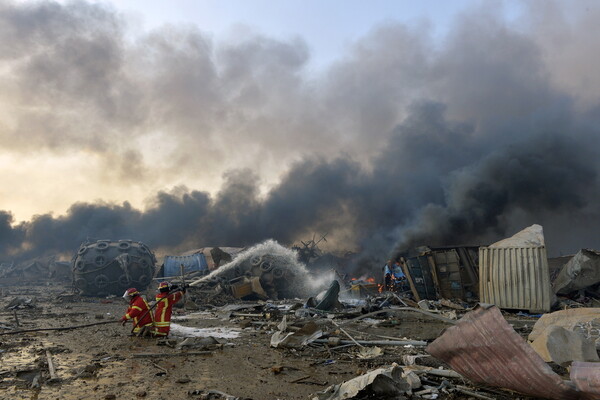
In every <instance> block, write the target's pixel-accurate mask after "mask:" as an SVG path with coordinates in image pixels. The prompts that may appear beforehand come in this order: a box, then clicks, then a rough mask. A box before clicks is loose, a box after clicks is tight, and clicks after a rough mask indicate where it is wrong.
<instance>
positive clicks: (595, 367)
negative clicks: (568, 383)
mask: <svg viewBox="0 0 600 400" xmlns="http://www.w3.org/2000/svg"><path fill="white" fill-rule="evenodd" d="M571 380H572V381H573V383H574V384H575V387H577V389H578V390H579V391H580V392H583V393H585V395H584V397H585V398H586V399H600V363H592V362H583V361H574V362H573V364H572V365H571Z"/></svg>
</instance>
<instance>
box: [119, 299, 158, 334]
mask: <svg viewBox="0 0 600 400" xmlns="http://www.w3.org/2000/svg"><path fill="white" fill-rule="evenodd" d="M148 310H150V307H149V306H148V302H147V301H146V299H145V298H143V297H142V296H140V295H137V296H134V297H133V299H131V301H130V302H129V308H128V309H127V312H126V313H125V318H126V319H127V320H130V319H132V320H133V325H134V326H135V328H133V333H138V332H139V330H140V329H142V327H143V326H147V325H152V322H153V321H152V312H148ZM140 318H141V321H140ZM138 321H139V322H138Z"/></svg>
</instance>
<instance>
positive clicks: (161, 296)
mask: <svg viewBox="0 0 600 400" xmlns="http://www.w3.org/2000/svg"><path fill="white" fill-rule="evenodd" d="M183 293H185V287H183V288H178V287H177V286H171V285H170V284H169V282H161V283H159V284H158V293H157V294H156V310H155V311H154V326H155V328H154V335H155V336H157V337H167V336H169V331H170V330H171V314H172V313H173V305H174V304H175V303H177V302H178V301H179V300H181V298H182V297H183Z"/></svg>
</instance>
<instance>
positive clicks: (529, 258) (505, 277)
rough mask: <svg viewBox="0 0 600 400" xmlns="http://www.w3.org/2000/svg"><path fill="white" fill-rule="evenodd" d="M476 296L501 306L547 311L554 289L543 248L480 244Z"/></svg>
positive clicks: (533, 311)
mask: <svg viewBox="0 0 600 400" xmlns="http://www.w3.org/2000/svg"><path fill="white" fill-rule="evenodd" d="M479 297H480V301H481V302H482V303H490V304H495V305H496V306H498V307H500V308H507V309H517V310H529V312H531V313H538V312H548V311H550V307H551V306H552V301H553V297H554V292H553V291H552V287H551V285H550V272H549V269H548V258H547V256H546V248H545V247H544V246H538V247H500V248H493V247H480V248H479Z"/></svg>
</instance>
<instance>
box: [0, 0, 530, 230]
mask: <svg viewBox="0 0 600 400" xmlns="http://www.w3.org/2000/svg"><path fill="white" fill-rule="evenodd" d="M2 3H3V4H4V5H5V7H8V6H9V5H11V4H12V5H13V6H14V8H15V9H20V10H23V11H25V10H29V11H30V12H32V13H33V12H35V11H34V10H33V9H34V8H36V7H37V8H40V9H41V8H44V7H46V8H50V7H51V6H52V4H55V5H57V6H59V7H62V8H63V10H64V11H65V12H67V10H68V9H69V8H76V7H77V6H78V4H79V5H81V4H87V5H89V6H90V7H96V8H98V9H100V10H101V9H106V10H108V11H107V12H108V13H110V14H111V17H113V18H115V20H118V23H119V24H120V26H119V28H118V29H117V31H115V32H111V33H112V34H114V35H119V36H120V40H125V41H131V42H132V43H130V44H129V45H130V46H132V47H136V46H137V45H138V44H139V42H140V41H144V40H146V37H147V36H152V35H153V34H155V35H161V34H164V35H165V37H166V36H167V35H168V34H170V33H173V32H172V31H175V30H177V29H181V30H186V29H187V30H190V31H197V33H198V34H201V35H203V36H204V37H205V38H206V41H207V42H211V45H212V46H215V47H216V46H227V43H232V42H233V43H235V42H237V41H240V40H243V38H244V37H247V36H248V35H249V36H256V37H264V38H269V39H270V40H277V41H280V42H281V43H283V44H287V43H291V42H298V43H299V44H301V46H302V47H303V51H304V54H302V55H301V57H302V60H300V63H301V65H299V70H298V71H297V73H299V74H302V75H303V78H304V79H307V80H312V79H315V80H319V79H320V78H322V76H323V74H327V70H328V69H329V68H331V66H332V65H335V64H336V62H340V61H341V60H343V59H344V58H346V57H348V56H349V54H350V53H351V52H352V46H353V45H355V44H356V42H357V41H360V39H361V38H362V37H364V36H366V35H368V34H369V32H372V31H373V30H376V29H377V27H378V26H381V25H384V24H386V23H390V24H394V23H401V24H403V25H405V26H408V27H414V28H415V29H417V30H422V31H423V32H422V34H423V35H432V36H434V38H436V40H442V39H443V36H444V35H445V34H446V33H447V32H448V30H449V29H450V27H451V26H452V25H453V24H454V23H455V18H456V16H457V15H459V14H460V13H462V12H465V11H466V10H468V9H469V8H470V7H474V6H477V5H478V4H480V3H479V2H477V1H473V0H456V1H452V2H445V1H435V0H427V1H419V2H410V1H400V2H398V1H382V0H380V1H373V2H365V1H356V0H350V1H348V0H344V1H327V2H322V1H296V0H294V1H273V0H254V1H245V0H230V1H202V0H200V1H194V0H178V1H169V2H165V1H146V0H126V1H100V2H97V1H90V2H84V3H78V2H71V1H59V2H43V1H42V2H39V1H19V2H6V1H3V2H2ZM491 4H493V7H495V8H496V9H497V11H498V12H502V13H504V14H506V15H511V14H514V13H515V12H516V10H518V9H519V3H516V2H508V1H507V2H492V3H491ZM40 18H48V19H51V18H53V17H52V16H50V15H49V16H47V17H44V16H40ZM46 22H48V21H44V23H46ZM34 26H35V25H34V24H32V25H31V26H30V28H34ZM81 29H85V27H82V28H81ZM111 33H109V34H111ZM420 33H421V32H420ZM178 39H179V38H177V37H173V38H172V40H174V41H176V40H178ZM58 40H60V39H58ZM434 44H435V43H434ZM143 46H144V45H143V44H141V45H140V46H139V48H137V49H135V50H134V53H135V52H143ZM73 56H74V55H73ZM135 56H136V54H131V55H127V56H124V57H131V58H134V57H135ZM90 57H91V55H90ZM72 62H74V63H77V62H78V60H77V59H73V60H72ZM84 62H86V63H90V64H91V63H94V60H91V59H90V60H84ZM117 62H118V61H117ZM143 63H144V62H143V61H142V64H143ZM3 64H4V70H5V71H6V70H7V69H8V68H11V67H10V61H9V60H5V62H4V63H3ZM104 67H107V68H110V65H104ZM66 68H69V66H66ZM98 68H102V66H101V65H100V63H99V65H98ZM140 68H142V69H146V68H149V66H148V65H140ZM138 72H139V74H140V75H143V74H145V73H146V72H149V71H143V70H142V71H138ZM92 73H93V72H92ZM132 73H134V74H135V73H136V71H132ZM5 77H6V75H5ZM106 78H109V77H106ZM81 79H85V77H81ZM90 79H94V77H93V76H90ZM8 84H10V82H6V80H5V85H8ZM40 84H41V85H44V83H43V82H41V83H40ZM65 84H68V83H66V82H65ZM5 88H6V87H5ZM11 89H14V88H11ZM11 89H9V90H11ZM60 89H61V88H56V90H57V91H59V90H60ZM14 90H19V89H18V88H16V89H14ZM199 90H202V88H199ZM128 100H130V101H132V102H135V101H136V100H135V99H133V98H132V99H128ZM5 101H7V102H9V103H10V102H12V101H11V100H10V99H5ZM20 107H24V108H27V105H23V104H21V105H20ZM34 107H40V105H39V104H38V105H36V106H34ZM65 107H68V106H67V105H65ZM62 112H66V113H68V110H64V111H61V113H62ZM104 118H107V119H108V118H110V117H109V116H105V117H104ZM8 119H9V120H10V118H8ZM13 123H16V124H19V123H26V122H25V121H13ZM78 123H79V122H78ZM80 123H81V125H82V126H81V128H80V129H82V130H87V131H88V132H87V133H83V134H82V135H87V134H90V132H91V131H93V130H94V129H95V128H94V127H87V126H85V125H86V121H85V120H83V121H81V122H80ZM56 129H62V127H57V128H56ZM78 129H79V128H78ZM100 129H103V128H100ZM117 129H119V128H117ZM143 129H144V130H145V131H144V132H143V133H142V135H141V136H140V137H138V138H136V139H134V141H135V142H136V143H132V144H131V146H130V147H134V148H135V149H139V153H136V152H135V151H136V150H131V149H121V148H120V147H121V145H120V144H119V143H115V144H113V146H114V151H106V152H104V153H103V154H101V155H100V154H98V153H97V152H96V151H95V149H93V148H92V149H86V148H85V147H77V146H75V147H74V148H72V149H69V151H64V152H60V151H59V152H57V151H55V148H54V146H56V145H58V144H57V143H55V141H54V140H48V141H44V143H39V142H38V143H37V144H39V145H40V146H36V145H34V146H32V147H31V148H28V149H27V152H26V153H25V154H22V153H20V152H15V151H11V150H10V149H6V151H4V152H2V154H0V171H1V173H2V176H4V182H5V185H3V186H4V188H2V189H0V209H6V210H10V211H11V212H12V214H13V215H14V217H15V220H16V221H26V220H29V219H30V218H31V217H32V216H34V215H36V214H41V213H47V212H53V213H57V214H62V213H65V212H66V211H67V209H68V208H69V207H70V206H71V204H73V203H74V202H76V201H97V200H102V201H108V202H110V201H119V202H120V201H128V202H130V203H131V204H134V205H136V206H138V207H144V201H145V200H146V199H147V198H148V197H149V196H152V195H153V194H154V193H156V192H157V191H159V190H170V189H172V188H175V187H177V186H179V185H186V186H189V187H191V188H194V189H201V190H205V191H209V192H211V193H214V192H216V191H218V188H219V187H220V185H221V184H222V182H223V179H222V175H223V174H224V173H225V172H226V171H227V170H228V169H231V168H235V167H237V166H238V165H240V164H241V165H243V166H244V167H245V166H247V165H248V164H250V163H252V164H254V166H253V167H256V168H258V169H259V170H260V174H259V175H260V176H262V177H263V178H264V181H263V182H262V186H261V187H262V190H263V191H264V190H267V189H268V188H269V187H270V186H271V185H272V184H273V183H275V182H277V179H278V178H279V176H280V174H281V173H282V172H284V171H285V168H280V167H281V161H284V164H287V163H289V162H290V161H291V160H294V159H296V158H297V157H295V155H294V154H293V152H290V154H289V157H286V156H282V157H278V158H277V159H276V160H270V159H269V158H267V159H263V160H261V162H259V165H256V164H255V163H254V160H252V159H253V158H255V157H256V156H257V154H256V152H257V150H256V149H255V151H254V152H253V154H252V157H250V158H251V159H250V160H244V161H242V162H241V163H238V161H237V160H228V159H227V158H228V157H226V156H219V157H218V158H219V159H218V160H216V159H213V158H212V157H207V155H206V154H202V152H203V151H204V149H202V148H198V149H196V152H195V153H194V154H187V155H185V157H186V158H190V157H193V158H197V159H203V158H208V161H207V163H199V164H200V165H199V167H200V169H201V171H197V172H194V173H181V172H182V171H177V172H178V173H180V175H179V176H176V175H174V174H168V175H169V176H158V175H161V174H156V176H152V177H151V176H148V175H149V174H147V175H146V176H144V177H143V179H140V177H139V175H140V173H141V171H140V170H141V169H146V168H147V167H142V168H138V169H136V170H135V171H133V172H130V171H123V169H126V168H131V165H129V164H128V162H127V161H126V160H125V158H128V157H127V156H128V155H131V154H137V155H136V156H135V157H137V158H136V159H135V161H139V159H140V158H141V157H142V156H140V155H139V154H140V153H141V154H143V155H144V156H143V158H144V161H146V159H152V160H159V161H158V163H157V164H160V159H161V158H164V157H169V158H172V157H177V156H184V155H183V154H179V155H174V154H173V153H177V152H179V150H178V144H176V143H169V140H168V138H165V135H168V133H165V132H161V131H159V130H156V131H154V130H153V129H152V128H151V127H150V128H148V127H144V128H143ZM30 134H31V133H27V132H24V133H22V134H21V135H22V136H23V137H22V138H21V139H17V140H18V141H21V142H25V141H27V135H30ZM56 134H59V133H58V132H57V133H56ZM91 134H92V135H94V134H96V135H102V134H103V133H102V132H100V130H96V131H95V132H91ZM115 135H116V136H121V137H123V136H127V132H124V131H119V132H115ZM117 140H118V139H117ZM122 141H123V142H124V141H126V139H123V140H122ZM215 145H218V146H219V147H222V148H225V147H227V146H231V145H232V143H229V142H225V143H218V144H215ZM206 151H208V152H212V151H213V150H211V149H206ZM135 157H134V158H135ZM238 157H241V158H244V155H238ZM282 158H283V159H284V160H282ZM153 163H154V162H153ZM155 165H156V164H155ZM16 166H18V167H16ZM149 168H150V169H152V167H149ZM170 168H171V169H173V167H172V166H171V167H170ZM175 169H176V167H175ZM130 174H134V175H136V174H137V175H138V176H137V177H134V178H131V179H132V180H131V181H130V182H127V183H128V184H127V185H122V184H121V183H122V182H121V180H123V179H125V180H126V181H127V178H126V176H127V175H130ZM57 184H58V186H60V187H61V188H62V189H61V190H56V187H57ZM69 187H73V188H77V189H75V190H71V189H68V188H69Z"/></svg>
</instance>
